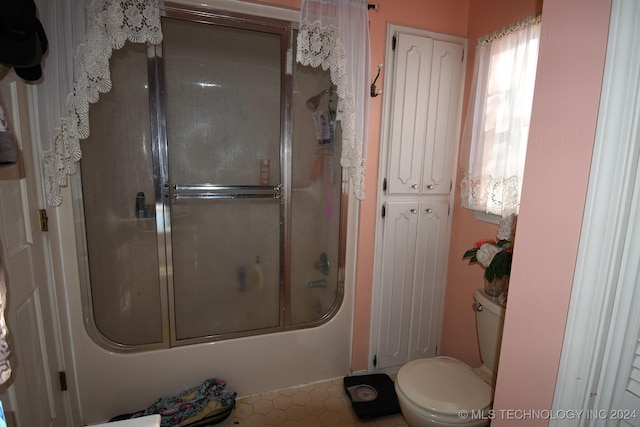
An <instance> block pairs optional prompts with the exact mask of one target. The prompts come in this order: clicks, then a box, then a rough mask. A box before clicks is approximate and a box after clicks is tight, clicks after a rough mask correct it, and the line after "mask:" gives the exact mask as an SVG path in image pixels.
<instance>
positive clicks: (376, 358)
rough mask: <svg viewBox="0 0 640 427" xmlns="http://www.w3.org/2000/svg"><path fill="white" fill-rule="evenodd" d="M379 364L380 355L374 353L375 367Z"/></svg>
mask: <svg viewBox="0 0 640 427" xmlns="http://www.w3.org/2000/svg"><path fill="white" fill-rule="evenodd" d="M377 365H378V355H376V354H374V355H373V367H374V368H375V367H376V366H377Z"/></svg>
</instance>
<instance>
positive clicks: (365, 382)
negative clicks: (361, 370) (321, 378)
mask: <svg viewBox="0 0 640 427" xmlns="http://www.w3.org/2000/svg"><path fill="white" fill-rule="evenodd" d="M344 389H345V391H346V392H347V396H349V399H351V406H352V407H353V410H354V411H355V413H356V415H358V418H360V419H368V418H376V417H384V416H387V415H393V414H399V413H400V404H399V403H398V396H396V390H395V387H394V384H393V380H392V379H391V378H390V377H389V376H388V375H387V374H371V375H357V376H352V377H344Z"/></svg>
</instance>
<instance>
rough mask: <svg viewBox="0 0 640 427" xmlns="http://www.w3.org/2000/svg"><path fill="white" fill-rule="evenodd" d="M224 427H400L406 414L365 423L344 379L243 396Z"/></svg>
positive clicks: (224, 423) (238, 400) (403, 423)
mask: <svg viewBox="0 0 640 427" xmlns="http://www.w3.org/2000/svg"><path fill="white" fill-rule="evenodd" d="M220 426H222V427H270V426H285V427H324V426H336V427H353V426H369V427H397V426H403V427H404V426H407V423H406V422H405V420H404V418H402V415H400V414H398V415H393V416H389V417H382V418H376V419H374V420H370V421H361V420H359V419H358V417H357V415H356V413H355V412H354V411H353V408H352V407H351V401H350V400H349V398H348V397H347V394H346V393H345V391H344V387H343V385H342V378H337V379H335V380H331V381H326V382H322V383H317V384H311V385H307V386H303V387H298V388H292V389H287V390H281V391H274V392H269V393H263V394H260V395H257V396H249V397H241V398H238V399H237V401H236V408H235V409H234V411H233V413H232V414H231V416H230V417H229V418H227V419H226V420H225V421H224V422H223V423H221V424H220Z"/></svg>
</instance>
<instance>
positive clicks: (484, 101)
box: [460, 14, 541, 217]
mask: <svg viewBox="0 0 640 427" xmlns="http://www.w3.org/2000/svg"><path fill="white" fill-rule="evenodd" d="M540 19H541V16H540V14H536V15H532V16H529V17H527V18H524V19H522V20H520V21H518V22H516V23H515V24H513V25H510V26H509V27H505V28H503V29H501V30H499V31H496V32H495V33H492V34H489V35H487V36H485V37H483V38H481V39H480V40H478V44H477V47H476V57H475V63H474V70H473V80H472V86H471V96H470V100H469V106H468V110H467V117H466V121H465V127H464V130H463V136H462V149H461V157H460V158H461V162H462V164H461V168H462V170H463V172H464V176H463V179H462V182H461V185H460V187H461V202H462V207H465V208H468V209H472V210H474V211H480V212H484V213H489V214H495V215H499V216H502V217H505V216H508V215H510V214H513V213H517V211H518V206H519V204H520V192H521V189H522V175H523V172H524V161H525V155H526V150H527V139H528V136H529V120H530V117H531V106H532V103H533V89H534V85H535V75H536V67H537V60H538V42H539V38H540ZM466 160H468V163H465V162H466Z"/></svg>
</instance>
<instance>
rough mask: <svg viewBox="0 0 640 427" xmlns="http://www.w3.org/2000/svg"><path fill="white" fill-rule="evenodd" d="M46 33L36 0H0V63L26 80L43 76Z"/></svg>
mask: <svg viewBox="0 0 640 427" xmlns="http://www.w3.org/2000/svg"><path fill="white" fill-rule="evenodd" d="M48 47H49V46H48V41H47V36H46V34H45V31H44V28H43V27H42V24H41V23H40V21H39V20H38V18H37V17H36V4H35V2H34V1H33V0H0V63H2V64H4V65H7V66H10V67H13V68H14V70H15V71H16V74H17V75H18V76H20V77H21V78H23V79H24V80H27V81H35V80H38V79H40V78H41V77H42V67H41V62H42V57H43V55H44V54H45V53H46V51H47V49H48Z"/></svg>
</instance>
